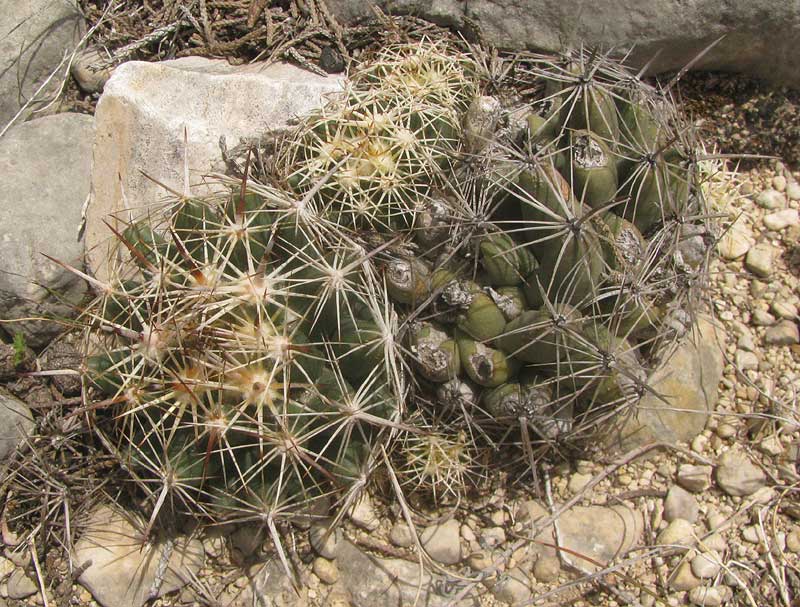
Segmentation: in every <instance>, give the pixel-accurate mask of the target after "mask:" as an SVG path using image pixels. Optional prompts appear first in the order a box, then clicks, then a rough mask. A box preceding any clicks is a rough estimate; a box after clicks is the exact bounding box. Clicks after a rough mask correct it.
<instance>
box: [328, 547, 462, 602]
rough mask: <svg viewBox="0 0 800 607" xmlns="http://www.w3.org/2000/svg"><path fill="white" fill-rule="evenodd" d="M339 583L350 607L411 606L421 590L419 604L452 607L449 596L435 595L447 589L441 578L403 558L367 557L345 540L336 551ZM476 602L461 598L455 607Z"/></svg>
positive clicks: (368, 555)
mask: <svg viewBox="0 0 800 607" xmlns="http://www.w3.org/2000/svg"><path fill="white" fill-rule="evenodd" d="M336 563H337V567H338V569H339V582H338V584H341V585H342V586H343V587H344V588H345V589H346V590H347V591H348V593H349V595H350V603H351V605H352V607H398V606H399V605H411V604H413V603H414V601H415V600H416V599H417V590H418V588H419V587H421V588H422V593H421V596H420V600H419V603H418V604H419V605H426V606H429V607H443V606H444V605H448V604H452V597H451V596H449V595H448V596H442V595H440V594H438V591H439V589H442V588H446V587H447V585H446V584H445V583H444V578H443V577H442V576H439V575H433V574H431V573H430V572H429V571H427V570H426V569H420V567H419V565H418V564H417V563H411V562H409V561H406V560H403V559H390V558H381V557H378V556H375V555H373V554H367V553H365V552H363V551H362V550H360V549H359V548H358V547H357V546H355V545H354V544H352V543H351V542H350V541H348V540H342V541H341V542H340V543H339V546H338V547H337V550H336ZM475 604H476V603H475V602H474V601H473V600H472V599H464V600H463V601H460V602H458V603H456V604H455V605H456V607H471V606H474V605H475Z"/></svg>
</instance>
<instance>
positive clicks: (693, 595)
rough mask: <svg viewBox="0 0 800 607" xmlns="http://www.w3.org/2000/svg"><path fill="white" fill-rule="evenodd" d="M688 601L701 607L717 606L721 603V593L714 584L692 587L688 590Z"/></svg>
mask: <svg viewBox="0 0 800 607" xmlns="http://www.w3.org/2000/svg"><path fill="white" fill-rule="evenodd" d="M689 602H690V603H691V604H692V605H702V606H703V607H719V606H720V605H722V595H721V594H720V592H719V590H717V588H716V586H710V587H709V586H702V587H699V588H692V589H691V590H690V591H689Z"/></svg>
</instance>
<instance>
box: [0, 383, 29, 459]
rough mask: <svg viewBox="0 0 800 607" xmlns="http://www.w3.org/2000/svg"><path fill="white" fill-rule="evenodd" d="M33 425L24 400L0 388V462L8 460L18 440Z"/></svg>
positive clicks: (25, 434)
mask: <svg viewBox="0 0 800 607" xmlns="http://www.w3.org/2000/svg"><path fill="white" fill-rule="evenodd" d="M33 427H34V422H33V415H32V414H31V410H30V409H29V408H28V405H26V404H25V403H24V402H22V401H21V400H19V399H18V398H17V397H15V396H14V395H12V394H11V393H9V392H6V391H5V390H4V389H3V388H0V463H1V464H4V463H5V462H6V461H8V458H9V456H10V455H11V454H12V453H13V452H14V449H16V448H17V445H18V444H19V443H20V441H21V440H22V439H23V438H24V437H25V436H28V435H29V434H30V433H31V432H32V431H33Z"/></svg>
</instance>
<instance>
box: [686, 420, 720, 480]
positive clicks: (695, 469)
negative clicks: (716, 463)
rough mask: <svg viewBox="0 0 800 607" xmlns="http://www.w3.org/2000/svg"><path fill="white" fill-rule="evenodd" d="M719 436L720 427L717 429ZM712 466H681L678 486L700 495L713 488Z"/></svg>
mask: <svg viewBox="0 0 800 607" xmlns="http://www.w3.org/2000/svg"><path fill="white" fill-rule="evenodd" d="M717 433H718V434H719V427H717ZM711 472H712V468H711V466H695V465H693V464H681V465H680V466H679V467H678V474H677V482H678V484H679V485H680V486H681V487H683V488H684V489H686V490H687V491H691V492H692V493H700V492H701V491H705V490H706V489H708V488H709V487H710V486H711Z"/></svg>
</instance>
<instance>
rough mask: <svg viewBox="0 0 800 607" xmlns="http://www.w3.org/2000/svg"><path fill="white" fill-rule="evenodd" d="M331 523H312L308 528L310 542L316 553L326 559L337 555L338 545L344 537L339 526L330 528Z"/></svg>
mask: <svg viewBox="0 0 800 607" xmlns="http://www.w3.org/2000/svg"><path fill="white" fill-rule="evenodd" d="M330 525H331V523H330V522H328V523H324V524H317V525H311V528H310V529H309V530H308V542H309V543H310V544H311V547H312V548H313V549H314V550H315V551H316V553H317V554H318V555H320V556H322V557H324V558H326V559H333V558H334V557H335V556H336V546H337V545H338V544H339V541H340V540H341V539H342V531H341V529H339V528H338V527H337V528H335V529H330Z"/></svg>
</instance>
